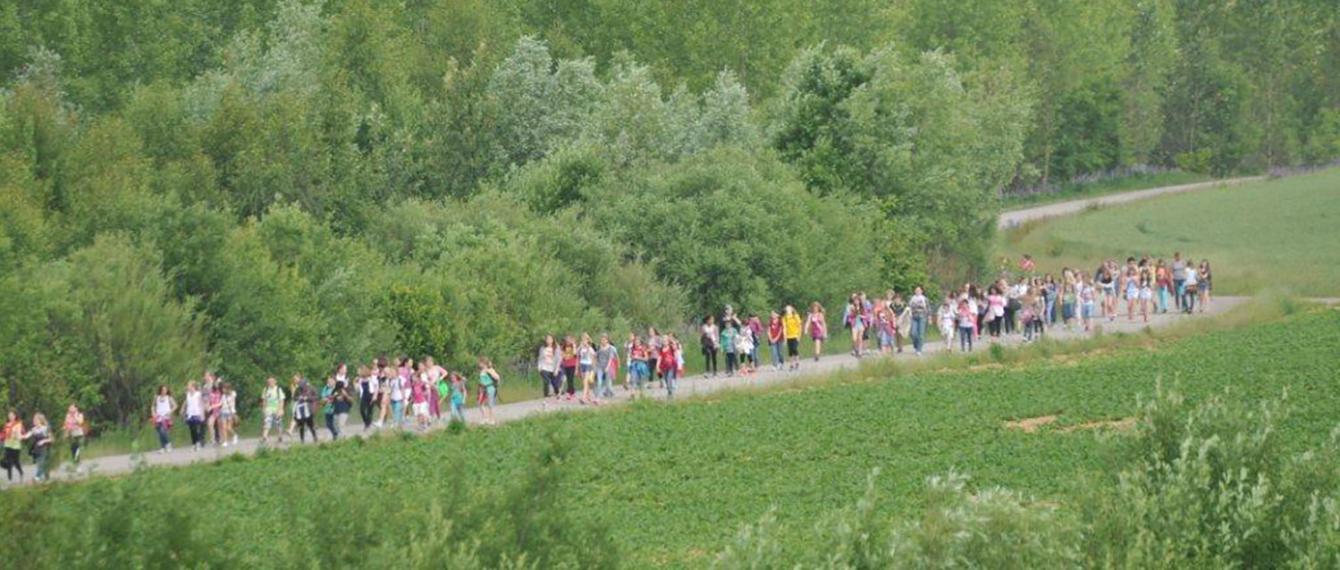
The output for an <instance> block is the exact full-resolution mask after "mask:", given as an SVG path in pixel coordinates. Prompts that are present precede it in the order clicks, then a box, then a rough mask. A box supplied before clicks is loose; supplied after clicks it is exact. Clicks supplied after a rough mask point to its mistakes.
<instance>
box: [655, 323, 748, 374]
mask: <svg viewBox="0 0 1340 570" xmlns="http://www.w3.org/2000/svg"><path fill="white" fill-rule="evenodd" d="M737 334H740V328H739V325H737V324H735V323H733V322H732V323H725V325H724V326H722V327H721V349H722V350H724V351H725V352H726V376H728V377H729V376H734V375H735V366H736V360H735V357H736V354H735V351H736V345H735V335H737ZM653 350H654V349H653Z"/></svg>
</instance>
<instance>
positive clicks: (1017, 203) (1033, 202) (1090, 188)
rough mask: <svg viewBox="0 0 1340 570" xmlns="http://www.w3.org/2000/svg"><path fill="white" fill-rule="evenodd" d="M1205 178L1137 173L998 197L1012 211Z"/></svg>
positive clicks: (1200, 175) (1179, 174)
mask: <svg viewBox="0 0 1340 570" xmlns="http://www.w3.org/2000/svg"><path fill="white" fill-rule="evenodd" d="M1206 180H1212V178H1211V177H1209V176H1206V175H1204V174H1196V173H1194V172H1181V171H1176V170H1175V171H1171V172H1160V173H1158V174H1136V175H1131V176H1123V177H1120V178H1109V179H1107V180H1101V181H1098V182H1090V183H1087V184H1085V183H1070V184H1065V185H1063V186H1062V187H1061V189H1060V190H1058V191H1056V192H1048V193H1039V194H1026V195H1020V196H1005V197H1004V198H1002V199H1001V206H1003V207H1004V209H1006V210H1013V209H1018V208H1025V207H1029V206H1040V205H1043V204H1051V203H1054V202H1065V201H1067V200H1079V199H1082V198H1097V197H1099V196H1106V195H1108V194H1119V193H1121V192H1130V191H1133V190H1147V189H1149V188H1160V187H1163V186H1177V185H1179V184H1191V183H1193V182H1204V181H1206Z"/></svg>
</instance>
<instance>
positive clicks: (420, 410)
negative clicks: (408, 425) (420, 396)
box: [413, 402, 428, 417]
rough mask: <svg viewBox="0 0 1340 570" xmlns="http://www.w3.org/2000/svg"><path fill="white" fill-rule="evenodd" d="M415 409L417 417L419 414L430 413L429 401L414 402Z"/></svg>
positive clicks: (425, 414)
mask: <svg viewBox="0 0 1340 570" xmlns="http://www.w3.org/2000/svg"><path fill="white" fill-rule="evenodd" d="M413 409H414V415H415V416H416V417H418V416H427V415H428V402H415V403H414V408H413Z"/></svg>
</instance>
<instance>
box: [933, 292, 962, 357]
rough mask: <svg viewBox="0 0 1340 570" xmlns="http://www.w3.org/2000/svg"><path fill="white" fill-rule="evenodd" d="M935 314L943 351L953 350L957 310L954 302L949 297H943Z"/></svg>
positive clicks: (956, 326)
mask: <svg viewBox="0 0 1340 570" xmlns="http://www.w3.org/2000/svg"><path fill="white" fill-rule="evenodd" d="M936 316H937V317H938V318H939V321H940V338H941V340H944V343H945V352H949V351H952V350H954V329H957V328H958V310H957V309H955V308H954V302H953V300H952V299H950V298H949V297H947V296H946V297H945V298H944V301H942V302H941V303H940V310H939V311H938V312H937V314H936Z"/></svg>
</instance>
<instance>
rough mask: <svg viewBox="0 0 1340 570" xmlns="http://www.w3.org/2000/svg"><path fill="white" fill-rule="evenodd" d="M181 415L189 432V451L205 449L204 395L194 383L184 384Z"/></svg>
mask: <svg viewBox="0 0 1340 570" xmlns="http://www.w3.org/2000/svg"><path fill="white" fill-rule="evenodd" d="M181 414H182V416H183V417H184V418H185V419H186V429H187V431H189V432H191V451H199V450H200V449H202V448H204V447H205V393H204V392H201V391H200V387H199V386H197V385H196V383H195V382H194V381H191V382H187V383H186V395H185V396H183V397H182V409H181Z"/></svg>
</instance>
